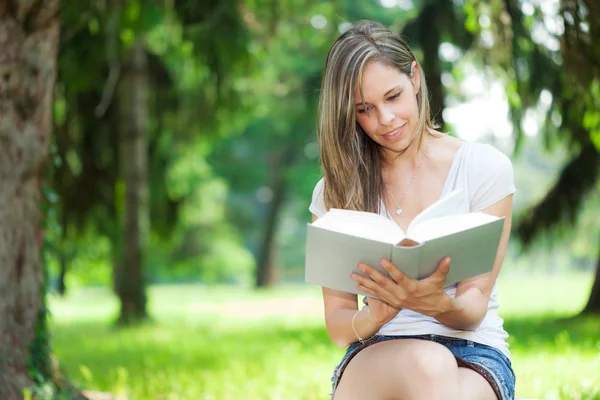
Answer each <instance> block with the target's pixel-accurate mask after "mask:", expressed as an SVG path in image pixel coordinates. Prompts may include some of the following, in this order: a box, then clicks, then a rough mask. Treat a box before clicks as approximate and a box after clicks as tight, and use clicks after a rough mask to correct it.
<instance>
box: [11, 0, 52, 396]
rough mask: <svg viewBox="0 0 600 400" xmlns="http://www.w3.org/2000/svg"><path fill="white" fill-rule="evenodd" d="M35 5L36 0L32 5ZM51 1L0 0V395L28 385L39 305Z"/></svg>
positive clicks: (49, 113) (17, 391)
mask: <svg viewBox="0 0 600 400" xmlns="http://www.w3.org/2000/svg"><path fill="white" fill-rule="evenodd" d="M34 5H35V7H33V6H34ZM58 8H59V1H58V0H39V1H36V2H33V1H28V0H12V1H7V0H4V1H0V221H1V223H0V294H1V295H0V399H3V400H20V399H22V398H23V394H22V390H23V389H24V388H27V387H31V385H32V380H31V377H30V373H29V372H30V371H29V367H28V365H29V362H32V361H33V362H35V359H36V357H49V355H48V354H32V352H31V351H30V346H31V343H32V341H33V339H34V338H35V335H36V326H37V323H38V317H39V315H40V312H41V310H42V304H43V301H44V299H43V293H44V292H43V290H42V285H43V284H44V266H43V264H42V260H41V246H42V230H41V226H40V221H41V213H40V202H41V190H40V189H41V179H42V178H41V177H42V170H43V167H44V166H45V165H46V163H47V154H48V145H49V143H50V135H51V131H52V104H53V97H54V85H55V81H56V56H57V48H58V41H59V20H58Z"/></svg>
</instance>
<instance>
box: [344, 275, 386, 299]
mask: <svg viewBox="0 0 600 400" xmlns="http://www.w3.org/2000/svg"><path fill="white" fill-rule="evenodd" d="M350 277H351V278H352V279H354V280H355V281H356V282H358V284H359V286H361V287H364V288H366V289H367V290H369V292H368V293H370V294H375V295H377V297H382V296H384V297H387V298H389V297H390V292H389V291H388V290H386V289H385V288H384V287H382V286H381V285H380V284H379V283H377V282H375V281H374V280H372V279H371V278H370V277H368V276H362V275H360V274H357V273H354V274H351V275H350ZM387 280H388V281H389V279H387ZM365 292H366V290H365Z"/></svg>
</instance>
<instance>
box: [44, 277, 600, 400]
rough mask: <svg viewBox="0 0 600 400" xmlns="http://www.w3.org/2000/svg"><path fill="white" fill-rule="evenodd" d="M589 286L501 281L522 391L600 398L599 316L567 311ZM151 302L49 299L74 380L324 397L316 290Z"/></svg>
mask: <svg viewBox="0 0 600 400" xmlns="http://www.w3.org/2000/svg"><path fill="white" fill-rule="evenodd" d="M590 283H591V276H590V275H586V274H572V275H561V276H553V277H542V276H530V277H527V278H524V277H521V278H517V277H510V278H505V279H503V280H501V282H500V296H501V297H500V302H501V304H502V308H501V310H500V312H501V315H502V316H503V317H504V318H505V320H506V329H507V331H508V332H509V333H510V334H511V338H510V348H511V351H512V354H513V364H514V367H515V372H516V375H517V395H519V396H521V397H528V398H538V399H548V400H550V399H582V400H583V399H586V400H592V399H596V400H600V318H586V319H575V320H569V319H566V317H569V316H571V315H573V314H575V313H576V312H577V311H578V310H579V309H581V307H582V306H583V304H584V302H585V300H586V298H587V295H588V293H589V286H590ZM149 299H150V300H149V301H150V303H149V308H150V310H151V314H152V317H153V322H152V323H149V324H145V325H143V326H139V327H135V328H128V329H120V330H117V329H115V328H113V327H112V321H113V320H114V318H115V314H116V310H117V302H116V299H115V298H114V297H113V296H112V295H111V294H110V292H109V291H108V290H106V289H79V290H75V291H73V292H72V293H71V294H70V295H69V296H67V297H66V298H57V297H54V296H51V297H50V300H49V305H50V309H51V312H52V314H53V318H52V323H51V325H52V333H53V338H52V340H53V348H54V351H55V354H56V356H57V358H58V359H59V361H60V364H61V366H62V367H63V368H64V369H65V371H66V372H67V373H68V375H69V377H70V378H71V379H72V380H73V381H75V382H76V384H78V385H79V386H80V387H85V388H86V389H93V390H101V391H110V392H112V393H115V394H119V395H123V396H126V397H127V398H128V399H129V400H188V399H189V400H199V399H214V400H217V399H218V400H221V399H236V400H237V399H248V400H253V399H261V400H262V399H264V400H270V399H273V400H274V399H285V400H288V399H289V400H295V399H307V400H308V399H327V394H328V393H329V389H330V385H329V377H330V375H331V371H332V368H333V367H334V365H335V364H336V363H337V362H338V361H339V359H340V357H341V356H342V354H343V352H344V350H343V349H339V348H336V347H335V346H334V345H332V344H331V343H330V341H329V338H328V336H327V333H326V331H325V329H324V325H323V320H322V304H321V298H320V290H319V289H318V288H314V287H309V286H303V285H298V286H284V287H280V288H278V289H275V290H270V291H252V290H249V289H242V288H231V287H204V286H200V285H186V286H155V287H152V288H151V289H150V293H149Z"/></svg>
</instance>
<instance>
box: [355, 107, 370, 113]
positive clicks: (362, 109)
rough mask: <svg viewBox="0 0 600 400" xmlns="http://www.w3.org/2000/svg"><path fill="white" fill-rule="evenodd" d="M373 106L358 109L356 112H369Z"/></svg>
mask: <svg viewBox="0 0 600 400" xmlns="http://www.w3.org/2000/svg"><path fill="white" fill-rule="evenodd" d="M371 108H373V107H367V108H361V109H360V110H356V112H357V113H359V114H367V113H368V112H369V111H370V110H371Z"/></svg>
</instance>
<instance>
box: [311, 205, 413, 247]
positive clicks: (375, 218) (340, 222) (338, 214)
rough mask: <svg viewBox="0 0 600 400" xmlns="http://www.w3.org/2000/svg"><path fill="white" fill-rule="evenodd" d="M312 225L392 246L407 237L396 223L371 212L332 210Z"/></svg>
mask: <svg viewBox="0 0 600 400" xmlns="http://www.w3.org/2000/svg"><path fill="white" fill-rule="evenodd" d="M312 225H314V226H316V227H319V228H323V229H327V230H330V231H333V232H339V233H345V234H347V235H352V236H356V237H360V238H364V239H370V240H376V241H378V242H383V243H390V244H392V243H397V242H399V241H400V240H402V239H403V238H404V237H405V234H404V231H402V229H401V228H400V227H399V226H398V225H397V224H396V223H395V222H394V221H392V220H391V219H388V218H386V217H384V216H382V215H379V214H375V213H369V212H361V211H350V210H340V209H337V208H332V209H331V210H329V211H328V212H327V213H326V214H325V215H324V216H322V217H321V218H319V219H317V220H316V221H315V222H313V224H312Z"/></svg>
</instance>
